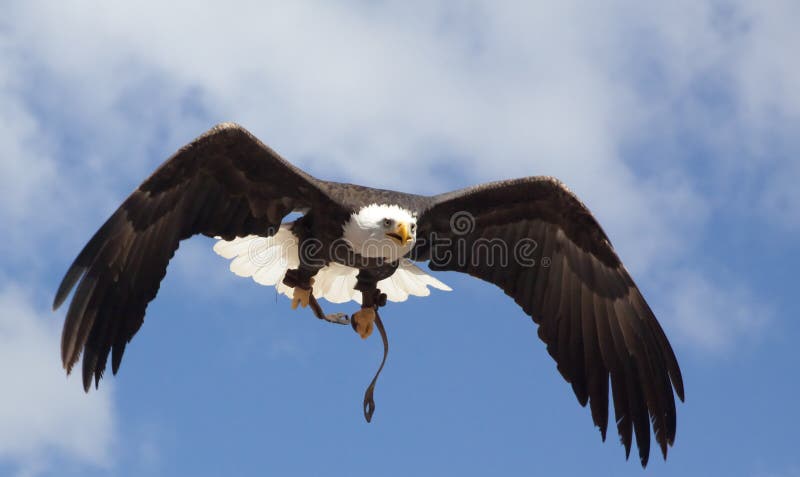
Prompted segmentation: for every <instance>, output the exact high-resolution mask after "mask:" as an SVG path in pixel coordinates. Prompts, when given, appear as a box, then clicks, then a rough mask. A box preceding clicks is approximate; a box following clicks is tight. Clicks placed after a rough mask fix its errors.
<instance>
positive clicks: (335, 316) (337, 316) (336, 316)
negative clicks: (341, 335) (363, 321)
mask: <svg viewBox="0 0 800 477" xmlns="http://www.w3.org/2000/svg"><path fill="white" fill-rule="evenodd" d="M325 320H326V321H330V322H331V323H336V324H337V325H349V324H350V317H349V316H347V315H346V314H345V313H331V314H329V315H325Z"/></svg>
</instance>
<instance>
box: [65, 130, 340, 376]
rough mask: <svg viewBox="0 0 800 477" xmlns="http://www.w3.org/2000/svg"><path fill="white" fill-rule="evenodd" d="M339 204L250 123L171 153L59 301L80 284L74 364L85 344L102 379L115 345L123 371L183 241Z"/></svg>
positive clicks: (68, 349)
mask: <svg viewBox="0 0 800 477" xmlns="http://www.w3.org/2000/svg"><path fill="white" fill-rule="evenodd" d="M320 205H323V206H331V205H334V206H335V203H333V202H332V201H331V200H330V198H329V197H328V196H327V195H326V194H325V193H324V191H322V190H321V189H320V187H319V182H318V181H317V180H316V179H314V178H312V177H311V176H309V175H308V174H306V173H304V172H303V171H301V170H299V169H297V168H295V167H294V166H292V165H291V164H289V163H288V162H286V161H285V160H283V159H282V158H281V157H280V156H278V154H276V153H275V152H274V151H272V150H271V149H270V148H268V147H267V146H265V145H264V144H262V143H261V142H259V141H258V139H256V138H255V137H253V136H252V135H251V134H250V133H249V132H247V131H246V130H245V129H244V128H242V127H240V126H238V125H235V124H230V123H225V124H220V125H218V126H216V127H214V128H213V129H211V130H209V131H208V132H206V133H205V134H203V135H202V136H200V137H199V138H197V139H196V140H195V141H193V142H192V143H190V144H188V145H187V146H185V147H184V148H182V149H181V150H180V151H178V152H177V153H175V155H173V156H172V157H170V158H169V159H168V160H167V161H165V162H164V163H163V164H162V165H161V166H160V167H159V168H158V169H157V170H156V171H155V172H154V173H153V175H152V176H150V178H148V179H147V180H146V181H144V182H143V183H142V185H140V186H139V188H138V189H136V190H135V191H134V192H133V193H132V194H131V195H130V197H128V198H127V199H126V200H125V202H123V203H122V205H121V206H120V207H119V209H117V211H116V212H114V214H113V215H112V216H111V217H110V218H109V219H108V220H107V221H106V222H105V224H103V226H102V227H100V229H99V230H98V231H97V232H96V233H95V234H94V236H93V237H92V238H91V240H89V243H87V244H86V246H85V247H84V248H83V250H82V251H81V252H80V254H79V255H78V257H77V258H76V259H75V261H74V262H73V264H72V266H71V267H70V268H69V270H68V271H67V273H66V275H65V276H64V279H63V281H62V282H61V285H60V286H59V288H58V291H57V292H56V296H55V300H54V302H53V308H54V309H55V308H58V307H59V306H60V305H61V303H62V302H63V301H64V299H65V298H66V297H67V295H69V293H70V291H71V290H72V288H73V287H74V286H75V285H76V284H77V285H78V286H77V289H76V291H75V295H74V296H73V298H72V302H71V303H70V306H69V311H68V312H67V317H66V320H65V323H64V330H63V333H62V336H61V359H62V362H63V364H64V367H65V368H66V370H67V372H70V370H71V369H72V367H73V365H74V364H75V363H76V362H77V361H78V358H79V357H80V354H81V351H82V350H83V385H84V388H85V389H86V390H87V391H88V389H89V386H90V385H91V381H92V377H94V380H95V386H97V385H98V383H99V381H100V378H101V377H102V375H103V371H104V369H105V366H106V361H107V359H108V355H109V353H110V352H113V353H112V370H113V372H114V373H115V374H116V372H117V369H118V368H119V364H120V361H121V359H122V354H123V352H124V351H125V345H126V344H127V343H128V342H129V341H130V340H131V338H132V337H133V335H134V334H135V333H136V332H137V331H138V330H139V327H140V326H141V325H142V322H143V320H144V313H145V309H146V308H147V304H148V303H149V302H150V301H151V300H152V299H153V298H154V297H155V296H156V293H157V292H158V288H159V284H160V282H161V279H162V278H163V277H164V275H165V274H166V270H167V264H168V262H169V260H170V258H172V256H173V255H174V253H175V250H176V249H177V248H178V243H179V241H180V240H183V239H185V238H188V237H190V236H192V235H195V234H198V233H201V234H205V235H209V236H222V237H224V238H227V239H232V238H234V237H237V236H244V235H248V234H260V235H272V234H273V233H275V232H276V231H277V230H278V227H279V225H280V222H281V219H282V218H283V217H284V216H285V215H287V214H288V213H290V212H292V211H293V210H297V209H308V208H312V207H316V206H320Z"/></svg>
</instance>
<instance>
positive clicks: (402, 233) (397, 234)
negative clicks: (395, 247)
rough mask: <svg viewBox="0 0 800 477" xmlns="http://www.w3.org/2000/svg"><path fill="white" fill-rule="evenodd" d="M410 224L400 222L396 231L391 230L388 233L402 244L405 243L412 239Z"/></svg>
mask: <svg viewBox="0 0 800 477" xmlns="http://www.w3.org/2000/svg"><path fill="white" fill-rule="evenodd" d="M408 228H409V227H408V224H406V223H404V222H400V223H399V224H397V228H396V229H395V231H394V232H389V233H387V234H386V235H388V236H389V237H392V238H393V239H395V240H397V241H398V242H400V245H405V244H407V243H408V241H409V240H411V234H409V233H408Z"/></svg>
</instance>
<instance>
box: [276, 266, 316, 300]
mask: <svg viewBox="0 0 800 477" xmlns="http://www.w3.org/2000/svg"><path fill="white" fill-rule="evenodd" d="M316 273H317V270H309V269H305V268H295V269H292V270H286V275H285V276H284V277H283V284H284V285H286V286H287V287H292V288H294V293H293V296H292V310H295V309H297V305H300V306H301V307H303V308H305V307H307V306H308V303H309V301H310V299H311V288H312V286H313V285H314V275H316Z"/></svg>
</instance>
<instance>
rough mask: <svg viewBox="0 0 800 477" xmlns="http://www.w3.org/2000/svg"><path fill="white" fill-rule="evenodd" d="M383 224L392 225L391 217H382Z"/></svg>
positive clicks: (385, 225)
mask: <svg viewBox="0 0 800 477" xmlns="http://www.w3.org/2000/svg"><path fill="white" fill-rule="evenodd" d="M383 226H384V227H391V226H392V219H383Z"/></svg>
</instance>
